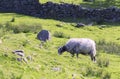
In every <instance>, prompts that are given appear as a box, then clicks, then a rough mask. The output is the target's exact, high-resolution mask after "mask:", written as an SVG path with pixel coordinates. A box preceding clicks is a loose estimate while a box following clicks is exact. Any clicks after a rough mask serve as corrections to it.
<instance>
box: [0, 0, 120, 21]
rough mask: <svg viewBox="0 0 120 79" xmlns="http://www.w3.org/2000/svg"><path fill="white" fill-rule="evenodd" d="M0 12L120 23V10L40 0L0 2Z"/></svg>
mask: <svg viewBox="0 0 120 79" xmlns="http://www.w3.org/2000/svg"><path fill="white" fill-rule="evenodd" d="M0 12H16V13H21V14H26V15H30V16H35V17H42V18H57V19H61V18H68V17H70V18H86V19H90V20H93V21H98V22H99V21H106V22H120V9H119V8H117V7H108V8H104V9H92V8H85V7H82V6H80V5H74V4H67V3H61V4H57V3H52V2H47V3H45V4H40V3H39V0H0Z"/></svg>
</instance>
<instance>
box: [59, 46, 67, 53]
mask: <svg viewBox="0 0 120 79" xmlns="http://www.w3.org/2000/svg"><path fill="white" fill-rule="evenodd" d="M65 51H66V46H62V47H60V48H59V49H58V54H59V55H61V54H62V53H63V52H65Z"/></svg>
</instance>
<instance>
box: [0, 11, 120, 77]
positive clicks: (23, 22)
mask: <svg viewBox="0 0 120 79" xmlns="http://www.w3.org/2000/svg"><path fill="white" fill-rule="evenodd" d="M13 17H14V19H15V21H14V22H10V21H11V20H12V18H13ZM0 18H1V19H0V39H1V40H2V43H1V44H0V60H1V63H0V79H120V53H119V47H120V36H119V34H120V25H119V24H112V25H108V24H107V25H104V26H100V25H94V26H86V27H82V28H76V27H75V24H76V23H77V22H80V20H77V21H72V20H70V19H68V20H67V21H62V20H61V21H59V20H54V19H42V18H34V17H29V16H25V15H19V14H15V13H0ZM16 29H17V31H16ZM41 29H46V30H49V31H50V33H51V39H50V40H49V41H47V42H46V43H44V44H43V45H42V47H41V46H40V45H41V44H42V43H41V42H40V41H39V40H37V39H36V36H37V33H38V32H39V31H40V30H41ZM74 37H75V38H82V37H83V38H91V39H93V40H95V41H96V43H97V62H96V63H93V62H92V61H91V60H90V57H89V56H83V55H79V58H78V59H77V58H76V57H73V58H72V57H71V55H70V54H69V53H67V52H65V53H64V54H63V55H61V56H59V55H58V53H57V49H58V48H59V47H60V46H62V45H63V44H64V43H65V42H66V41H67V40H68V39H69V38H74ZM14 50H24V52H25V58H27V57H31V58H30V59H27V61H26V62H25V61H24V60H22V61H18V60H17V58H20V57H19V56H17V55H15V54H13V53H12V51H14Z"/></svg>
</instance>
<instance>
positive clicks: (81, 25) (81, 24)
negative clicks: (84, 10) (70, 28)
mask: <svg viewBox="0 0 120 79" xmlns="http://www.w3.org/2000/svg"><path fill="white" fill-rule="evenodd" d="M84 26H85V24H84V23H77V24H76V26H75V27H78V28H79V27H84Z"/></svg>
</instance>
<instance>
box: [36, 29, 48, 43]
mask: <svg viewBox="0 0 120 79" xmlns="http://www.w3.org/2000/svg"><path fill="white" fill-rule="evenodd" d="M37 38H38V39H39V40H41V41H44V42H46V41H47V40H49V39H50V32H49V31H47V30H42V31H40V32H39V33H38V35H37Z"/></svg>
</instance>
